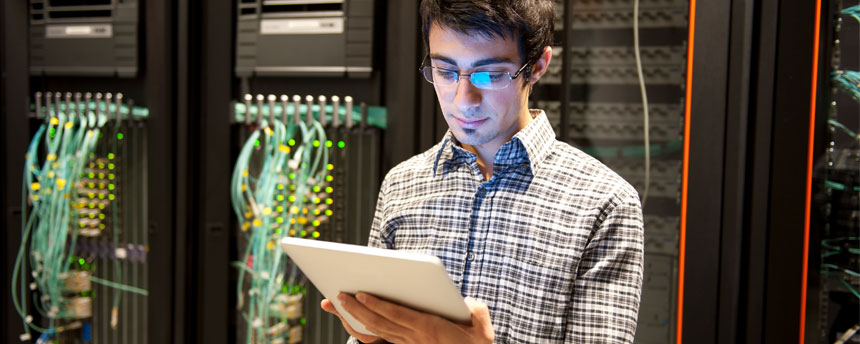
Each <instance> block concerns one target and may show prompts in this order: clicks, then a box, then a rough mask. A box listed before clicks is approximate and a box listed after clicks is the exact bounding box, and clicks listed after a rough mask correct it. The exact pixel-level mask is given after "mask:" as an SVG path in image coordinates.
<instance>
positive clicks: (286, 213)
mask: <svg viewBox="0 0 860 344" xmlns="http://www.w3.org/2000/svg"><path fill="white" fill-rule="evenodd" d="M245 99H248V97H247V96H246V98H245ZM258 99H259V97H258ZM269 99H270V101H269V106H268V107H266V106H261V104H258V106H257V107H256V109H254V108H252V107H250V106H246V107H245V110H246V112H245V118H244V120H245V123H251V122H250V121H251V117H250V116H251V115H253V114H255V113H256V116H258V117H257V118H258V123H259V127H258V128H256V129H255V130H253V132H251V134H250V135H249V138H248V140H246V142H245V143H244V144H243V146H242V149H241V150H240V153H239V156H238V158H237V162H236V165H235V167H234V170H233V176H232V178H231V192H230V194H231V203H232V205H233V211H234V213H235V214H236V216H237V218H238V219H239V222H240V226H241V229H242V231H243V232H246V233H248V234H249V235H248V244H247V246H246V248H245V252H244V255H243V259H242V261H241V262H236V263H234V264H233V265H234V266H236V267H237V268H238V269H239V281H238V288H237V292H238V300H239V302H238V306H239V308H240V309H242V308H245V307H247V311H246V312H243V313H242V317H243V319H244V321H245V323H246V324H247V329H248V331H247V333H246V341H247V342H248V343H251V342H255V341H258V340H260V339H262V338H282V339H286V338H284V337H285V336H286V337H288V335H289V334H288V331H286V330H284V331H281V330H278V328H280V327H279V326H284V325H283V324H284V322H285V321H287V316H288V314H287V313H284V311H285V310H284V309H283V308H279V309H280V310H277V311H276V310H275V308H273V307H276V306H277V305H278V304H279V303H280V302H287V301H284V300H286V299H287V298H285V296H284V295H285V294H286V292H287V291H288V288H287V287H288V286H289V288H290V289H289V291H290V292H294V291H296V289H295V287H296V286H297V285H301V284H303V283H304V281H298V282H297V281H296V280H297V277H298V275H299V274H298V271H297V269H296V267H295V265H294V264H289V263H288V260H287V259H286V257H285V256H284V254H283V252H281V251H280V249H279V247H277V242H279V240H280V239H281V238H283V237H285V236H288V235H289V236H304V235H305V231H304V230H298V229H299V228H302V227H304V226H307V225H308V223H309V222H311V221H308V219H307V217H309V216H310V214H309V213H310V211H309V210H308V208H307V207H306V206H305V202H307V201H314V202H317V203H319V202H320V201H319V195H317V194H315V192H318V190H320V189H321V188H320V187H319V186H318V185H316V184H319V183H320V182H323V181H327V180H328V179H327V178H326V176H327V173H328V171H329V170H330V169H331V164H329V155H328V153H329V152H328V149H329V148H330V147H332V144H326V142H327V138H326V136H325V135H326V134H325V129H324V128H323V126H322V124H321V123H320V122H319V121H318V120H316V119H315V118H313V116H311V115H310V114H308V113H307V112H305V114H308V115H307V119H306V120H298V121H296V120H295V119H296V118H299V117H298V116H300V115H301V113H302V112H303V111H302V110H305V111H314V106H313V104H309V105H310V106H294V107H293V113H292V116H293V119H294V120H288V119H287V118H288V115H289V113H288V109H286V108H285V107H284V106H283V104H284V103H285V102H284V101H282V102H281V104H282V106H281V111H283V112H282V114H281V118H279V119H276V118H275V116H274V115H275V113H274V112H275V111H276V108H275V107H274V106H273V103H274V102H273V101H271V100H272V99H273V96H270V97H269ZM281 99H282V100H284V99H285V97H281ZM247 104H248V102H246V105H247ZM294 104H295V103H294ZM301 105H303V104H301ZM318 108H319V109H320V111H318V114H317V115H318V116H317V117H319V118H322V116H325V115H326V112H327V109H326V107H323V106H319V107H318ZM267 110H268V115H269V116H268V120H265V121H263V118H265V114H266V112H267ZM284 122H286V123H284ZM272 129H274V130H272ZM290 154H292V157H290ZM254 156H257V157H259V160H261V161H259V164H253V165H254V166H259V168H256V169H254V168H252V159H253V158H254ZM310 185H315V186H314V187H313V188H311V187H310ZM287 196H289V197H287ZM327 204H330V203H327ZM319 213H321V212H317V213H316V214H319ZM284 218H286V221H284ZM273 219H277V221H273ZM312 222H313V225H314V226H317V225H318V223H319V220H314V221H312ZM315 237H316V236H315ZM288 266H289V269H287V268H288ZM287 270H288V272H287ZM246 275H247V276H248V279H249V281H248V286H247V287H246V282H245V276H246ZM246 293H247V295H245V294H246ZM246 297H247V302H246V301H245V300H246ZM279 300H280V301H279ZM278 307H286V306H285V305H284V304H283V303H281V306H278ZM272 312H278V313H279V314H280V315H277V314H275V313H272ZM275 318H279V321H280V322H281V325H274V326H273V324H272V321H275ZM284 329H286V328H284ZM281 332H283V333H281Z"/></svg>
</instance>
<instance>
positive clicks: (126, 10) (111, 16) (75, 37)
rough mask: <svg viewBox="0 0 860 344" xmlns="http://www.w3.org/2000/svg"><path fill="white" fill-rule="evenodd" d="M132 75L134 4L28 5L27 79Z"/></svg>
mask: <svg viewBox="0 0 860 344" xmlns="http://www.w3.org/2000/svg"><path fill="white" fill-rule="evenodd" d="M137 71H138V1H137V0H30V74H31V75H49V76H55V75H58V76H119V77H126V78H133V77H135V76H136V75H137Z"/></svg>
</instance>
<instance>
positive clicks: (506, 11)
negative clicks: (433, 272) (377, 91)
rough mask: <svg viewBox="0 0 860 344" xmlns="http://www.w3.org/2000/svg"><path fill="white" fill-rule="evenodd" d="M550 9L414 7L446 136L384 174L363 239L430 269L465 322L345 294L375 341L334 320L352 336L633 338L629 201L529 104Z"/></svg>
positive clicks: (639, 248)
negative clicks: (456, 297)
mask: <svg viewBox="0 0 860 344" xmlns="http://www.w3.org/2000/svg"><path fill="white" fill-rule="evenodd" d="M553 6H554V5H553V1H552V0H474V1H463V0H459V1H458V0H423V1H422V2H421V16H422V21H423V28H424V40H425V43H426V47H427V48H428V57H427V58H426V59H425V62H424V64H423V65H422V66H421V72H422V74H423V75H424V77H425V78H426V79H427V81H429V82H431V83H432V84H433V86H434V88H435V89H436V95H437V97H438V99H439V104H440V105H441V108H442V112H443V114H444V116H445V120H446V121H447V122H448V126H449V129H450V130H449V131H448V133H447V134H446V135H445V138H444V139H443V140H442V142H440V143H438V144H437V145H436V146H434V147H433V148H431V149H430V150H428V151H426V152H424V153H423V154H420V155H417V156H415V157H412V158H411V159H409V160H407V161H405V162H403V163H401V164H399V165H398V166H397V167H395V168H394V169H392V170H391V172H390V173H389V174H388V175H387V176H386V177H385V180H384V181H383V184H382V187H381V189H380V193H379V203H378V204H377V209H376V215H375V218H374V221H373V227H372V229H371V233H370V240H369V241H370V246H376V247H384V248H389V249H398V250H412V251H420V252H423V253H428V254H433V255H435V256H438V257H439V258H441V260H442V261H443V263H444V264H445V267H446V269H447V271H448V274H449V275H450V277H451V278H452V280H453V281H454V283H455V285H456V286H457V287H458V288H460V291H461V293H462V294H463V295H464V296H467V298H466V302H467V304H468V305H469V307H470V309H471V310H472V324H471V325H469V326H466V325H462V324H457V323H452V322H450V321H448V320H446V319H443V318H440V317H438V316H435V315H431V314H426V313H422V312H418V311H415V310H412V309H408V308H405V307H402V306H399V305H396V304H393V303H389V302H386V301H383V300H381V299H378V298H375V297H373V296H372V295H367V294H362V293H359V294H358V295H355V296H352V295H346V294H341V295H339V296H338V298H339V299H340V301H341V302H342V303H343V306H344V309H346V310H347V311H349V312H350V314H352V315H353V316H355V317H356V319H357V320H359V321H360V322H361V323H363V324H365V325H366V326H367V328H368V329H369V330H370V331H372V332H373V333H376V334H378V335H379V337H373V336H367V335H363V334H360V333H357V332H355V331H354V330H353V329H352V328H350V327H349V325H348V324H347V323H345V322H344V323H343V324H344V326H345V328H346V329H347V331H348V332H349V333H350V334H351V335H352V336H354V338H352V339H351V340H350V341H355V340H357V341H360V342H364V343H370V342H385V341H388V342H394V343H490V342H493V341H496V342H499V343H508V342H512V343H537V342H541V343H549V342H552V343H595V342H601V343H602V342H611V343H621V342H628V343H632V342H633V335H634V333H635V331H636V317H637V312H638V310H639V296H640V291H641V285H642V269H643V250H644V249H643V246H644V240H643V224H642V211H641V206H640V203H639V198H638V195H637V193H636V190H634V189H633V188H632V187H631V186H630V185H629V184H628V183H626V182H625V181H624V180H622V179H621V178H620V177H619V176H618V175H616V174H615V173H613V172H612V171H610V170H609V169H608V168H606V167H605V166H604V165H602V164H601V163H599V162H598V161H596V160H595V159H593V158H591V157H589V156H588V155H586V154H584V153H582V152H581V151H579V150H577V149H576V148H573V147H571V146H570V145H568V144H566V143H562V142H559V141H556V140H555V134H554V131H553V130H552V128H551V127H550V124H549V121H548V120H547V118H546V115H545V114H544V113H543V111H536V110H531V111H530V110H529V109H528V107H527V104H528V96H529V93H530V91H531V88H532V86H533V85H534V84H535V83H536V82H537V81H538V80H539V79H540V77H541V76H542V75H543V74H544V73H545V72H546V70H547V66H549V63H550V59H551V56H552V50H551V48H550V44H551V41H552V34H553V15H554V13H555V11H554V9H553ZM322 307H323V309H325V310H326V311H328V312H331V313H334V314H336V315H337V312H336V311H335V310H334V308H333V307H332V305H331V303H330V302H329V301H328V300H324V301H323V302H322ZM341 320H343V319H341Z"/></svg>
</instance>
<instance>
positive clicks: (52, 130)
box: [50, 128, 57, 137]
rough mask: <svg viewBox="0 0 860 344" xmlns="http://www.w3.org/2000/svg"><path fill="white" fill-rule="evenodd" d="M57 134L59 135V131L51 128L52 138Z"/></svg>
mask: <svg viewBox="0 0 860 344" xmlns="http://www.w3.org/2000/svg"><path fill="white" fill-rule="evenodd" d="M56 133H57V131H56V130H55V129H54V128H51V131H50V135H51V137H54V134H56Z"/></svg>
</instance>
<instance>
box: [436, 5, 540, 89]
mask: <svg viewBox="0 0 860 344" xmlns="http://www.w3.org/2000/svg"><path fill="white" fill-rule="evenodd" d="M554 6H555V5H554V4H553V1H552V0H421V9H420V10H421V24H422V29H423V31H424V48H425V49H426V51H427V52H428V53H429V52H430V26H431V25H432V24H434V23H435V24H438V25H439V26H442V27H445V28H449V29H452V30H454V31H457V32H461V33H466V34H480V35H483V36H484V37H487V38H491V37H499V38H512V39H516V40H517V44H518V47H519V50H520V57H521V58H522V59H523V63H528V64H529V65H530V66H529V67H526V70H525V71H524V74H525V76H526V78H528V76H529V75H530V74H531V69H532V66H531V65H533V64H534V63H535V61H537V59H538V58H539V57H540V55H541V53H543V50H544V47H546V46H548V45H552V37H553V30H554V28H553V26H554V25H553V24H554V16H555V7H554Z"/></svg>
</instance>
